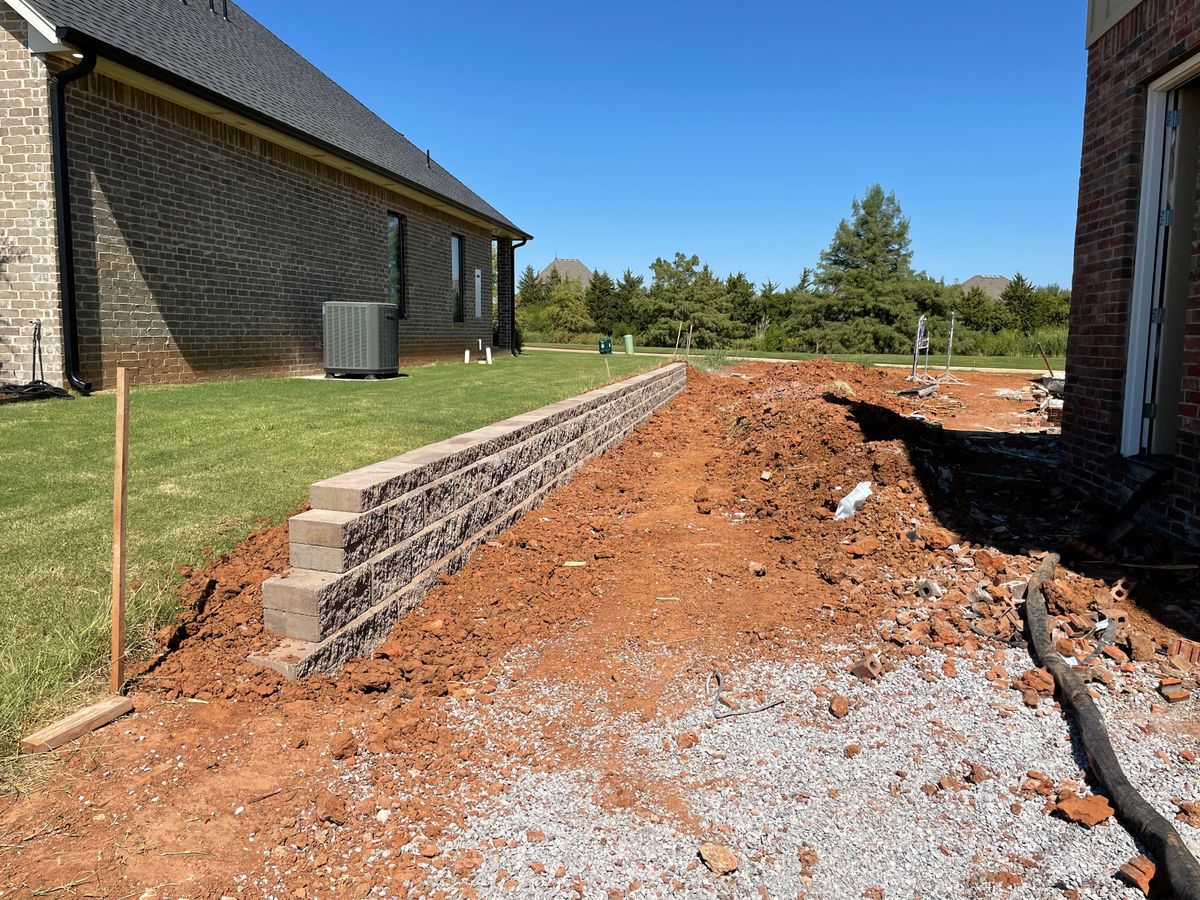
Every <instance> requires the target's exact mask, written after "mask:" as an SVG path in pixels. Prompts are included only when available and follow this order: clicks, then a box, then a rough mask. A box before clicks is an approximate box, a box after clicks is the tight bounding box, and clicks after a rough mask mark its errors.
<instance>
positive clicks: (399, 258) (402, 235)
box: [388, 212, 408, 319]
mask: <svg viewBox="0 0 1200 900" xmlns="http://www.w3.org/2000/svg"><path fill="white" fill-rule="evenodd" d="M407 244H408V221H407V220H406V219H405V218H404V216H402V215H400V214H398V213H392V212H390V213H388V297H389V298H390V299H391V301H392V302H393V303H395V304H396V314H397V316H398V317H399V318H401V319H403V318H405V317H406V316H407V315H408V246H407Z"/></svg>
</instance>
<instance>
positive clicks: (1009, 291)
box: [1000, 272, 1043, 334]
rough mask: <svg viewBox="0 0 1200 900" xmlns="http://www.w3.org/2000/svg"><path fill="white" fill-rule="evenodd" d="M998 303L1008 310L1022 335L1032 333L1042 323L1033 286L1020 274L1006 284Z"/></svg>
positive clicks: (1041, 315)
mask: <svg viewBox="0 0 1200 900" xmlns="http://www.w3.org/2000/svg"><path fill="white" fill-rule="evenodd" d="M1000 302H1001V303H1003V304H1004V305H1005V307H1006V308H1007V309H1008V313H1009V315H1010V316H1012V319H1013V322H1014V323H1015V324H1016V326H1017V328H1019V329H1020V330H1021V332H1022V333H1023V334H1030V333H1032V332H1033V330H1034V329H1036V328H1037V327H1038V326H1039V325H1041V324H1042V322H1043V314H1042V311H1041V310H1040V309H1039V303H1038V297H1037V294H1036V293H1035V291H1034V288H1033V285H1032V284H1030V283H1029V281H1028V279H1026V278H1025V276H1024V275H1022V274H1021V273H1020V272H1018V273H1017V274H1016V275H1014V276H1013V280H1012V281H1010V282H1009V283H1008V287H1006V288H1005V289H1004V293H1002V294H1001V295H1000Z"/></svg>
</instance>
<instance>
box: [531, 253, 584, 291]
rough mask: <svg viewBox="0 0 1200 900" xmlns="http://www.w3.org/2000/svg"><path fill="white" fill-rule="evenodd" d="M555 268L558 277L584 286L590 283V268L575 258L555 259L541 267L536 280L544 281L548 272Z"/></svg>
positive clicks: (548, 274)
mask: <svg viewBox="0 0 1200 900" xmlns="http://www.w3.org/2000/svg"><path fill="white" fill-rule="evenodd" d="M556 270H557V272H558V277H559V278H561V279H563V280H564V281H566V280H568V279H569V280H571V281H574V282H575V283H576V284H579V285H581V286H582V287H584V288H586V287H587V286H588V285H589V284H591V283H592V270H591V269H589V268H588V267H587V266H585V265H584V264H583V263H582V262H580V261H579V260H577V259H555V260H554V262H552V263H550V265H548V266H546V268H544V269H542V272H541V274H540V275H538V280H539V281H545V280H546V279H547V278H549V277H550V273H551V272H552V271H556Z"/></svg>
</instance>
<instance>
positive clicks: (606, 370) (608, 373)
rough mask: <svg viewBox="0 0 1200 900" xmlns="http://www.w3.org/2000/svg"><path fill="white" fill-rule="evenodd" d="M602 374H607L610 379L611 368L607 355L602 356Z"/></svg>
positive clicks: (610, 379)
mask: <svg viewBox="0 0 1200 900" xmlns="http://www.w3.org/2000/svg"><path fill="white" fill-rule="evenodd" d="M604 374H605V375H607V376H608V380H609V381H612V369H611V368H610V367H609V365H608V357H607V356H606V357H604Z"/></svg>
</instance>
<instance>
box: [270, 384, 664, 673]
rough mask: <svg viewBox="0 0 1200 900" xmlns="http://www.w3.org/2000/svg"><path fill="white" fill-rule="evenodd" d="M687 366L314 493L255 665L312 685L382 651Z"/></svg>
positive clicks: (642, 413) (335, 481) (296, 525)
mask: <svg viewBox="0 0 1200 900" xmlns="http://www.w3.org/2000/svg"><path fill="white" fill-rule="evenodd" d="M686 372H687V370H686V368H685V367H684V366H683V365H682V364H679V363H676V364H672V365H668V366H664V367H663V368H661V369H656V370H655V371H653V372H648V373H645V374H642V375H637V376H634V377H633V378H629V379H626V380H625V381H622V382H619V383H617V384H613V385H608V386H607V387H603V388H600V389H598V390H595V391H590V392H589V393H586V394H581V395H579V396H577V397H572V398H571V399H569V400H563V401H560V402H558V403H552V404H551V405H549V406H545V407H542V408H541V409H538V410H534V411H533V412H528V413H524V414H523V415H519V416H514V417H513V418H511V419H506V420H505V421H503V422H498V423H496V424H495V425H489V426H487V427H485V428H480V429H477V430H475V431H471V432H467V433H466V434H462V435H459V436H457V437H453V438H450V439H448V440H445V441H441V442H439V443H436V444H430V445H429V446H426V447H422V448H420V449H418V450H413V451H412V452H410V453H405V454H404V455H402V456H398V457H395V458H393V459H389V460H385V461H384V462H380V463H376V464H374V465H370V466H366V467H364V468H362V469H358V470H356V471H354V472H348V473H346V474H345V475H339V476H337V477H335V478H329V479H326V480H325V481H321V482H318V483H317V484H314V485H313V486H312V488H311V490H310V495H309V499H310V503H311V506H312V509H310V510H309V511H307V512H304V513H301V514H300V515H298V516H293V517H292V519H291V521H290V523H289V538H290V541H291V564H292V570H291V572H290V573H289V574H288V575H287V576H284V577H280V578H272V579H270V580H269V581H267V582H266V583H265V584H264V585H263V624H264V625H265V626H266V628H267V629H268V630H269V631H273V632H275V633H276V634H279V635H281V636H282V637H283V638H285V640H284V641H283V643H282V644H281V645H280V646H279V647H278V648H277V649H276V650H274V651H272V652H271V653H270V654H267V655H265V656H263V657H260V658H257V659H256V661H257V662H260V663H263V664H265V665H268V666H271V667H272V668H275V669H277V670H279V671H280V672H283V673H284V674H285V675H287V676H288V677H300V676H303V675H307V674H311V673H314V672H333V671H336V670H337V669H338V668H340V667H341V666H342V665H343V664H344V663H345V662H346V661H347V660H348V659H350V658H352V657H354V656H358V655H361V654H363V653H367V652H369V651H370V650H371V649H372V648H373V647H374V646H375V645H376V644H377V643H378V642H379V641H381V640H382V639H383V638H384V637H385V636H386V635H387V633H388V631H389V630H390V629H391V627H392V624H393V623H394V622H395V621H396V619H397V618H398V617H399V616H401V615H403V614H404V613H405V612H407V611H408V610H409V609H411V608H412V607H413V606H415V605H416V604H417V603H419V602H420V601H421V598H422V597H424V595H425V592H426V591H427V590H428V589H429V587H430V586H431V585H432V584H433V583H435V582H436V581H437V580H438V576H439V575H440V574H441V573H452V572H454V571H457V569H458V568H460V567H461V566H462V564H463V563H464V562H465V561H466V559H467V556H468V555H469V554H470V552H471V550H473V549H474V548H475V547H477V546H479V544H481V543H483V542H484V541H486V540H489V539H491V538H492V537H494V536H495V535H497V534H499V533H500V532H502V531H504V530H505V529H507V528H508V527H509V526H510V525H512V524H513V522H515V521H516V520H517V519H518V518H519V517H520V516H521V515H522V513H524V512H526V511H527V510H529V509H532V508H534V507H536V506H538V505H539V504H540V503H542V501H543V500H544V499H545V497H546V495H547V494H549V493H550V491H552V490H553V489H554V488H555V487H557V486H558V485H559V484H561V483H563V482H564V481H565V480H567V479H568V478H570V476H571V474H572V473H573V472H574V471H575V470H576V469H577V468H578V467H579V466H580V464H582V463H583V462H584V461H585V460H586V459H588V458H589V457H591V456H594V455H596V454H597V453H602V452H604V451H605V450H606V449H608V447H610V446H612V444H614V443H616V442H617V441H619V440H621V438H623V437H624V436H625V435H627V434H628V433H629V432H630V431H632V430H633V429H634V428H635V427H636V426H637V425H638V423H640V422H642V421H643V420H645V419H646V418H647V417H648V416H649V415H650V414H651V413H652V412H654V411H655V410H656V409H658V408H659V407H660V406H662V405H663V404H664V403H666V402H667V401H668V400H670V399H671V398H672V397H674V396H675V395H676V394H677V393H679V391H681V390H682V389H683V387H684V384H685V381H686Z"/></svg>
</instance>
